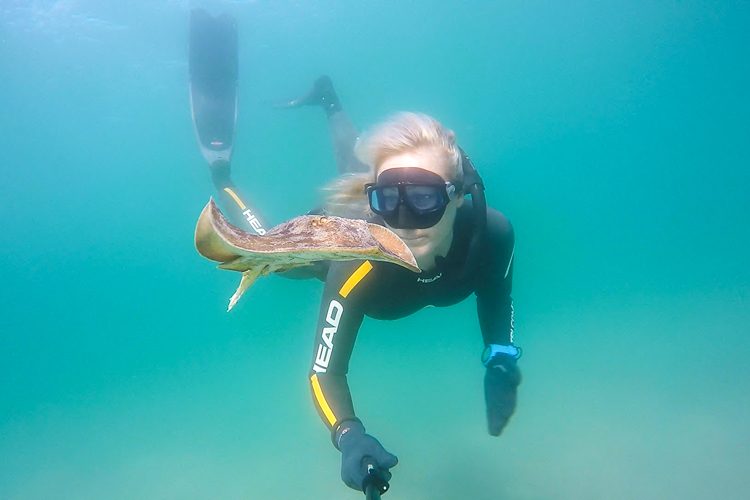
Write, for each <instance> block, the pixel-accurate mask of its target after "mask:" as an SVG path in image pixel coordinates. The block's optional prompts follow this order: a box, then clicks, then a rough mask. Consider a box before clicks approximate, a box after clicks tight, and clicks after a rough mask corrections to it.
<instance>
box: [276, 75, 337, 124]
mask: <svg viewBox="0 0 750 500" xmlns="http://www.w3.org/2000/svg"><path fill="white" fill-rule="evenodd" d="M300 106H320V107H321V108H323V110H324V111H325V112H326V114H327V115H328V116H330V115H332V114H334V113H336V112H338V111H341V102H340V101H339V96H338V95H336V90H335V89H334V88H333V82H332V81H331V79H330V78H329V77H328V76H327V75H322V76H320V77H319V78H318V79H317V80H315V82H313V86H312V88H311V89H310V91H309V92H308V93H307V94H305V95H303V96H302V97H299V98H297V99H292V100H291V101H287V102H284V103H281V104H278V105H277V106H276V107H278V108H298V107H300Z"/></svg>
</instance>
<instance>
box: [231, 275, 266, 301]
mask: <svg viewBox="0 0 750 500" xmlns="http://www.w3.org/2000/svg"><path fill="white" fill-rule="evenodd" d="M264 270H265V268H257V267H256V268H253V269H248V270H247V271H245V272H243V273H242V279H241V280H240V286H238V287H237V290H235V292H234V295H232V297H231V298H230V299H229V306H227V312H229V311H231V310H232V308H233V307H234V306H235V305H236V304H237V302H239V300H240V297H242V294H243V293H245V290H247V289H248V288H250V285H252V284H253V283H255V280H257V279H258V278H259V277H260V276H261V275H262V274H263V271H264Z"/></svg>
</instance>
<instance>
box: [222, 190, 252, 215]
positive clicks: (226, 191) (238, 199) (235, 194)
mask: <svg viewBox="0 0 750 500" xmlns="http://www.w3.org/2000/svg"><path fill="white" fill-rule="evenodd" d="M224 192H225V193H227V194H228V195H229V196H231V197H232V199H233V200H234V201H235V203H237V205H239V206H240V210H245V209H246V208H247V207H246V206H245V204H244V203H242V200H240V197H239V196H237V193H235V192H234V191H232V190H231V189H230V188H224Z"/></svg>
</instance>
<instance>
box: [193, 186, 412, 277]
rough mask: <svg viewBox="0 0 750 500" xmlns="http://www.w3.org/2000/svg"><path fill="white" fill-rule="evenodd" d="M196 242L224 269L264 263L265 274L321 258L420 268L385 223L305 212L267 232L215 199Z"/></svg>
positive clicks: (205, 211)
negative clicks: (257, 231)
mask: <svg viewBox="0 0 750 500" xmlns="http://www.w3.org/2000/svg"><path fill="white" fill-rule="evenodd" d="M195 245H196V248H197V250H198V252H199V253H200V254H201V255H203V256H204V257H206V258H208V259H210V260H214V261H217V262H221V264H220V266H219V267H221V268H223V269H231V270H235V271H243V272H244V271H247V270H250V269H253V268H257V267H260V266H262V267H263V268H266V269H263V271H261V275H262V274H267V273H269V272H277V271H282V270H284V271H285V270H289V269H291V268H294V267H299V266H305V265H309V264H311V263H313V262H316V261H321V260H358V259H372V260H380V261H385V262H391V263H394V264H397V265H400V266H402V267H405V268H407V269H410V270H412V271H415V272H419V268H418V267H417V265H416V261H415V260H414V257H413V255H412V254H411V251H410V250H409V249H408V247H407V246H406V245H405V244H404V242H403V241H401V239H400V238H398V236H396V235H395V234H394V233H392V232H391V231H390V230H388V229H386V228H385V227H382V226H378V225H375V224H369V223H367V222H366V221H362V220H354V219H344V218H341V217H333V216H322V215H303V216H300V217H296V218H294V219H292V220H290V221H287V222H284V223H282V224H279V225H278V226H275V227H274V228H272V229H271V230H269V231H268V232H267V233H266V234H265V235H263V236H256V235H253V234H251V233H248V232H246V231H243V230H242V229H240V228H238V227H236V226H233V225H232V224H230V223H229V221H228V220H227V219H226V217H224V215H223V214H222V213H221V211H220V210H219V208H218V207H217V206H216V204H215V203H214V201H213V200H210V201H209V202H208V204H207V205H206V206H205V208H204V209H203V211H202V212H201V215H200V217H199V218H198V223H197V225H196V230H195Z"/></svg>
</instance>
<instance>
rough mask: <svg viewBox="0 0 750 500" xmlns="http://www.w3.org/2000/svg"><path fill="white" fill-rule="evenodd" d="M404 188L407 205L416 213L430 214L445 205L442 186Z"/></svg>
mask: <svg viewBox="0 0 750 500" xmlns="http://www.w3.org/2000/svg"><path fill="white" fill-rule="evenodd" d="M404 188H405V189H406V199H407V200H408V202H409V205H410V206H411V208H412V209H414V210H415V211H416V212H418V213H425V212H432V211H433V210H437V209H438V208H441V207H442V206H444V205H445V204H444V200H443V196H441V194H442V193H441V190H442V189H444V188H443V187H442V186H418V185H406V186H404Z"/></svg>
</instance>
